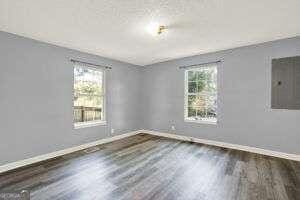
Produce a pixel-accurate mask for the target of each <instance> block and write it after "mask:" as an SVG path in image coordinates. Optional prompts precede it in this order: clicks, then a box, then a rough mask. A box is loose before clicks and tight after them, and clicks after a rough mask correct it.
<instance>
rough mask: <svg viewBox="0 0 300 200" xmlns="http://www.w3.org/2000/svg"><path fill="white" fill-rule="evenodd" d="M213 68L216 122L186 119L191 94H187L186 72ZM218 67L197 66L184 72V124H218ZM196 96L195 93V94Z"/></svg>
mask: <svg viewBox="0 0 300 200" xmlns="http://www.w3.org/2000/svg"><path fill="white" fill-rule="evenodd" d="M211 67H215V68H216V69H217V80H216V81H217V83H216V84H217V91H216V98H217V117H216V120H211V119H208V118H198V119H191V118H188V95H189V94H191V93H189V92H188V72H189V71H197V70H199V69H203V68H211ZM218 89H219V87H218V65H217V64H216V63H215V64H206V65H199V66H193V67H191V68H188V69H186V70H185V71H184V121H185V122H193V123H201V124H212V125H216V124H217V123H218ZM195 94H197V93H195Z"/></svg>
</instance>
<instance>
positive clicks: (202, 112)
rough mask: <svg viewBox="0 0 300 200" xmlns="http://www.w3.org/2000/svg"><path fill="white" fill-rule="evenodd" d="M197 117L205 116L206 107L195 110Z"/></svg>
mask: <svg viewBox="0 0 300 200" xmlns="http://www.w3.org/2000/svg"><path fill="white" fill-rule="evenodd" d="M197 117H198V118H206V109H204V108H202V109H198V110H197Z"/></svg>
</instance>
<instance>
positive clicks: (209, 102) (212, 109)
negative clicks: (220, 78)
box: [185, 64, 217, 123]
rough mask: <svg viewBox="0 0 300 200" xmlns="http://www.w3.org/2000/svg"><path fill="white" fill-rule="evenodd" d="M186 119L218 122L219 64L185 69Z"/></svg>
mask: <svg viewBox="0 0 300 200" xmlns="http://www.w3.org/2000/svg"><path fill="white" fill-rule="evenodd" d="M185 121H191V122H205V123H216V122H217V66H216V64H214V65H206V66H203V67H199V68H190V69H187V70H186V71H185Z"/></svg>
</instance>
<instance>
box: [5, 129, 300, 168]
mask: <svg viewBox="0 0 300 200" xmlns="http://www.w3.org/2000/svg"><path fill="white" fill-rule="evenodd" d="M140 133H146V134H151V135H157V136H162V137H167V138H173V139H177V140H183V141H192V142H196V143H201V144H207V145H212V146H218V147H224V148H230V149H236V150H241V151H247V152H252V153H258V154H262V155H267V156H273V157H278V158H284V159H289V160H295V161H300V155H297V154H289V153H282V152H278V151H271V150H266V149H260V148H256V147H249V146H243V145H238V144H230V143H225V142H218V141H213V140H205V139H199V138H195V137H189V136H183V135H178V134H171V133H162V132H158V131H150V130H138V131H132V132H128V133H125V134H121V135H117V136H114V137H111V138H105V139H101V140H97V141H94V142H90V143H86V144H82V145H79V146H75V147H71V148H68V149H63V150H60V151H55V152H52V153H48V154H44V155H40V156H36V157H33V158H28V159H24V160H20V161H16V162H12V163H8V164H5V165H2V166H0V173H3V172H6V171H10V170H13V169H17V168H20V167H24V166H26V165H31V164H34V163H37V162H41V161H44V160H48V159H51V158H56V157H59V156H62V155H65V154H69V153H72V152H75V151H79V150H83V149H87V148H89V147H93V146H97V145H100V144H104V143H108V142H112V141H115V140H119V139H122V138H126V137H129V136H133V135H137V134H140Z"/></svg>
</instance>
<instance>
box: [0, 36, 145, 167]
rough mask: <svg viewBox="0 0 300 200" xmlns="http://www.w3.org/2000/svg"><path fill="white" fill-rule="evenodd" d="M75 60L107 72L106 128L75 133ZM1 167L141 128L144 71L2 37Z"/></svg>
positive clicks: (0, 85) (67, 50)
mask: <svg viewBox="0 0 300 200" xmlns="http://www.w3.org/2000/svg"><path fill="white" fill-rule="evenodd" d="M70 58H74V59H79V60H83V61H89V62H94V63H98V64H100V65H109V66H112V70H109V71H107V84H106V86H107V88H106V89H107V90H106V91H107V107H106V108H107V121H108V124H107V126H96V127H91V128H83V129H76V130H74V128H73V121H72V120H73V118H72V117H73V110H72V109H73V108H72V105H73V93H72V91H73V65H72V63H71V62H70V61H69V59H70ZM0 68H1V70H0V112H1V114H0V136H1V139H0V165H2V164H5V163H8V162H13V161H16V160H20V159H25V158H29V157H33V156H36V155H41V154H45V153H49V152H53V151H56V150H61V149H65V148H68V147H71V146H76V145H79V144H83V143H87V142H91V141H95V140H98V139H101V138H106V137H110V136H111V134H110V128H112V127H113V128H114V129H115V134H121V133H125V132H128V131H133V130H137V129H140V128H141V127H140V126H139V125H140V123H139V119H140V118H141V117H140V116H139V113H140V112H139V109H137V106H140V104H139V103H140V101H139V100H138V99H137V97H139V96H140V95H141V92H140V89H141V88H140V87H139V83H140V78H141V76H140V68H138V67H137V66H133V65H130V64H126V63H122V62H118V61H113V60H110V59H105V58H102V57H98V56H93V55H89V54H85V53H81V52H78V51H74V50H70V49H66V48H62V47H57V46H54V45H50V44H46V43H41V42H37V41H34V40H30V39H25V38H22V37H19V36H15V35H12V34H8V33H4V32H0Z"/></svg>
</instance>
